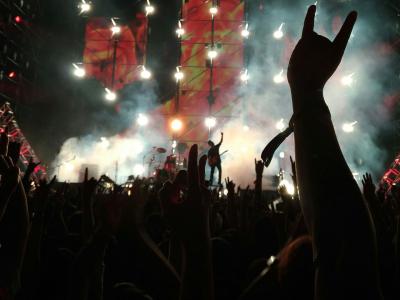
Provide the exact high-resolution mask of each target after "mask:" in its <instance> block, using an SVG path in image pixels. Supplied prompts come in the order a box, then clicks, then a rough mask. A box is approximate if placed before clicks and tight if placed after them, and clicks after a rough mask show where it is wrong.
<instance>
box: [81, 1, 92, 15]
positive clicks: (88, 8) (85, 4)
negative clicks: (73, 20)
mask: <svg viewBox="0 0 400 300" xmlns="http://www.w3.org/2000/svg"><path fill="white" fill-rule="evenodd" d="M78 7H79V8H80V9H81V11H80V14H85V13H87V12H89V11H91V10H92V5H91V3H90V2H86V1H85V0H82V2H81V3H79V5H78Z"/></svg>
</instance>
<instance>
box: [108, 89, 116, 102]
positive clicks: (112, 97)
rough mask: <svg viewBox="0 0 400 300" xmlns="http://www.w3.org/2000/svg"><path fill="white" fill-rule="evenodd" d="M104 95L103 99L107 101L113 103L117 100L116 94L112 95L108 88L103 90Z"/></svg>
mask: <svg viewBox="0 0 400 300" xmlns="http://www.w3.org/2000/svg"><path fill="white" fill-rule="evenodd" d="M105 91H106V94H105V98H106V100H108V101H111V102H112V101H115V100H116V99H117V94H116V93H114V92H113V91H111V90H109V89H108V88H105Z"/></svg>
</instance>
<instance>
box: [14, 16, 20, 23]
mask: <svg viewBox="0 0 400 300" xmlns="http://www.w3.org/2000/svg"><path fill="white" fill-rule="evenodd" d="M14 21H15V23H21V22H22V17H21V16H15V18H14Z"/></svg>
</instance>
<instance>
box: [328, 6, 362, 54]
mask: <svg viewBox="0 0 400 300" xmlns="http://www.w3.org/2000/svg"><path fill="white" fill-rule="evenodd" d="M356 20H357V12H355V11H352V12H351V13H349V15H348V16H347V18H346V20H345V21H344V23H343V26H342V28H340V31H339V33H338V35H337V36H336V38H335V40H334V41H333V45H334V47H335V50H336V51H335V52H336V54H337V56H338V57H339V58H341V57H342V56H343V53H344V50H345V49H346V46H347V42H348V41H349V38H350V35H351V32H352V30H353V27H354V24H355V23H356Z"/></svg>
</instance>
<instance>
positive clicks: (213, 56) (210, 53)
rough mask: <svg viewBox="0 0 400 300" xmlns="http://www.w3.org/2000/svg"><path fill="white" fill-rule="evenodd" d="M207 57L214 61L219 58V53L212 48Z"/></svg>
mask: <svg viewBox="0 0 400 300" xmlns="http://www.w3.org/2000/svg"><path fill="white" fill-rule="evenodd" d="M207 56H208V58H209V59H211V60H213V59H215V58H216V57H217V56H218V52H217V50H215V49H214V48H211V49H209V50H208V53H207Z"/></svg>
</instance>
